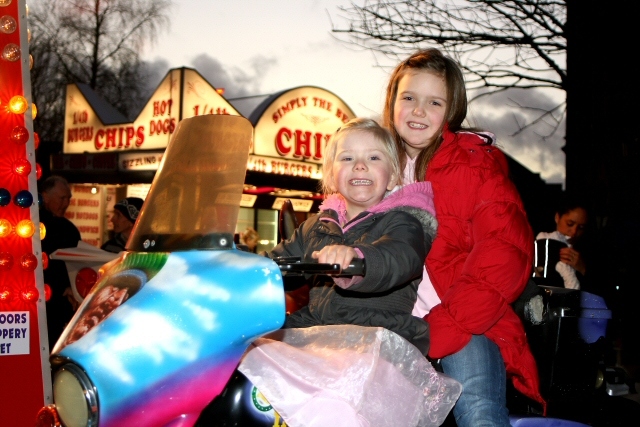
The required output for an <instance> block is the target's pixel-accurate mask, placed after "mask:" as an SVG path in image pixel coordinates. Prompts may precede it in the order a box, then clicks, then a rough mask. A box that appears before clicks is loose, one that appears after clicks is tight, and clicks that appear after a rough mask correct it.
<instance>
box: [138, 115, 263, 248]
mask: <svg viewBox="0 0 640 427" xmlns="http://www.w3.org/2000/svg"><path fill="white" fill-rule="evenodd" d="M252 138H253V127H252V126H251V123H250V122H249V121H248V120H247V119H245V118H244V117H240V116H226V115H206V116H197V117H192V118H188V119H184V120H182V121H181V122H180V124H179V125H178V128H177V130H176V132H175V134H174V136H173V138H172V139H171V141H170V143H169V145H168V146H167V149H166V150H165V153H164V156H163V158H162V162H161V163H160V166H159V168H158V171H157V173H156V176H155V178H154V180H153V183H152V184H151V189H150V190H149V194H148V195H147V198H146V200H145V202H144V205H143V207H142V210H141V211H140V214H139V216H138V219H137V221H136V224H135V226H134V228H133V231H132V233H131V236H130V238H129V241H128V242H127V250H129V251H140V252H171V251H175V250H190V249H230V248H232V247H233V234H234V232H235V226H236V221H237V218H238V212H239V209H240V200H241V197H242V189H243V184H244V179H245V173H246V168H247V160H248V157H249V149H250V146H251V143H252Z"/></svg>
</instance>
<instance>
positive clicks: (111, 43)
mask: <svg viewBox="0 0 640 427" xmlns="http://www.w3.org/2000/svg"><path fill="white" fill-rule="evenodd" d="M171 5H172V3H171V0H39V1H34V2H33V4H30V11H29V26H30V30H31V33H32V34H33V39H32V40H31V42H30V45H29V48H30V52H31V54H32V56H33V58H34V67H33V68H32V70H31V82H32V95H33V99H34V102H35V103H36V105H39V107H40V108H41V109H42V108H43V107H44V108H46V110H47V113H45V114H42V115H41V116H39V117H38V118H37V119H36V120H35V121H34V128H35V129H36V130H37V131H39V133H41V138H44V139H49V140H61V139H62V128H63V117H64V116H63V114H64V94H65V91H66V85H67V84H68V83H86V84H88V85H89V86H90V87H91V88H92V89H94V90H95V91H96V92H97V93H99V94H100V95H102V97H103V98H105V100H107V101H108V102H109V103H111V104H112V105H113V106H114V107H116V108H117V109H118V110H120V112H122V113H123V114H124V115H125V116H129V117H131V115H132V114H133V113H136V112H137V111H135V110H134V109H135V108H137V106H138V105H139V104H140V101H139V99H138V98H140V97H141V96H142V93H143V91H144V88H145V87H146V85H144V84H143V82H144V80H145V73H144V66H143V65H144V64H143V63H142V62H141V60H140V52H141V51H142V50H143V49H144V47H145V46H146V45H147V44H148V43H153V42H154V41H155V40H156V37H157V35H158V34H159V32H160V31H161V29H163V28H164V27H165V26H167V25H168V24H169V18H168V12H169V9H170V7H171Z"/></svg>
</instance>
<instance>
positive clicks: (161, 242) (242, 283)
mask: <svg viewBox="0 0 640 427" xmlns="http://www.w3.org/2000/svg"><path fill="white" fill-rule="evenodd" d="M252 136H253V129H252V126H251V124H250V123H249V122H248V121H247V120H246V119H244V118H242V117H238V116H214V115H210V116H199V117H194V118H190V119H185V120H183V121H182V122H181V123H180V125H179V127H178V129H177V131H176V134H175V135H174V138H173V139H172V141H171V143H170V144H169V146H168V147H167V150H166V152H165V155H164V158H163V160H162V163H161V165H160V167H159V169H158V172H157V174H156V177H155V179H154V181H153V184H152V186H151V189H150V192H149V194H148V196H147V199H146V201H145V204H144V207H143V209H142V211H141V213H140V215H139V218H138V220H137V222H136V225H135V227H134V230H133V232H132V235H131V238H130V239H129V242H128V245H127V251H126V252H125V253H123V254H122V255H120V256H119V257H118V258H117V259H115V260H113V261H111V262H109V263H107V264H105V265H104V266H103V267H102V268H101V270H100V271H101V273H100V277H99V280H98V282H97V283H96V285H95V286H94V287H93V288H92V289H91V291H90V293H89V294H88V295H87V297H86V298H85V299H84V300H83V302H82V304H81V306H80V308H79V309H78V311H77V312H76V314H75V316H74V318H73V319H72V320H71V322H70V323H69V325H68V326H67V328H66V329H65V331H64V333H63V334H62V336H61V337H60V339H59V340H58V342H57V343H56V344H55V346H54V347H53V350H52V352H51V356H50V361H51V366H52V372H53V398H54V403H53V404H51V405H47V406H46V407H44V408H42V410H41V411H40V412H39V413H38V415H37V419H36V426H37V427H59V426H64V427H116V426H117V427H123V426H140V427H143V426H150V427H192V426H194V425H196V423H197V425H198V426H203V427H204V426H232V425H234V426H238V425H258V426H282V425H285V424H284V422H283V420H282V419H281V418H280V417H279V415H278V414H277V413H276V412H275V411H274V410H273V408H271V406H270V405H269V404H268V402H266V401H264V400H263V399H262V398H261V395H260V393H259V392H258V391H257V390H256V389H255V387H252V385H251V384H250V383H249V384H247V382H246V381H244V382H242V381H240V383H242V384H240V383H238V378H239V377H238V372H237V371H236V368H237V366H238V363H239V361H240V359H241V357H242V355H243V354H244V352H245V351H246V350H247V348H248V347H249V345H250V344H251V343H252V342H253V341H254V340H255V339H257V338H259V337H261V336H264V335H265V334H268V333H270V332H273V331H276V330H278V329H280V328H281V326H282V325H283V323H284V319H285V310H286V308H285V289H284V285H283V272H282V271H283V270H284V271H288V269H294V270H295V269H302V271H305V272H311V270H306V269H317V268H328V269H329V270H327V271H321V272H322V273H331V272H332V271H333V272H335V269H336V266H326V265H325V266H321V267H318V266H304V265H303V266H300V265H299V264H298V263H296V262H290V261H289V262H282V263H281V265H278V264H277V263H276V262H275V261H273V260H271V259H269V258H266V257H262V256H259V255H256V254H252V253H248V252H245V251H242V250H240V249H238V247H237V246H236V245H235V243H234V231H235V225H236V221H237V216H238V212H239V207H240V200H241V196H242V190H243V183H244V177H245V170H246V164H247V159H248V153H249V148H250V144H251V141H252ZM296 264H298V265H296ZM316 272H317V271H316ZM239 384H240V385H239ZM230 396H231V397H232V399H231V400H230V402H232V403H230V404H228V405H225V404H224V403H223V404H222V405H221V404H220V403H219V402H224V399H218V397H222V398H224V397H227V398H228V397H230ZM243 396H244V397H243ZM227 401H229V400H227ZM221 411H222V412H221ZM247 414H249V415H247ZM247 416H248V417H249V418H246V417H247ZM511 422H512V425H514V426H520V427H524V426H532V427H533V426H535V427H543V426H544V427H551V426H556V427H570V426H579V425H582V424H579V423H575V422H572V421H564V420H560V419H552V418H542V417H535V416H530V415H526V416H516V415H514V416H512V418H511ZM293 427H296V426H293Z"/></svg>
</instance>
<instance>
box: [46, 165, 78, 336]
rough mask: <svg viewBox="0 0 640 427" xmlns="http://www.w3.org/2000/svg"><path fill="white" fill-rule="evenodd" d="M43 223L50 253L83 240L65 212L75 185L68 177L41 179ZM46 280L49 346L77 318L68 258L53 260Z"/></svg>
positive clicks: (47, 269) (76, 305) (54, 176)
mask: <svg viewBox="0 0 640 427" xmlns="http://www.w3.org/2000/svg"><path fill="white" fill-rule="evenodd" d="M40 194H41V196H42V205H41V206H40V210H39V216H40V222H41V223H42V224H44V226H45V229H46V235H45V237H44V239H42V241H41V245H42V252H44V253H45V254H47V256H50V255H51V254H52V253H53V252H55V251H56V250H58V249H63V248H72V247H73V248H74V247H76V246H78V242H79V241H80V240H81V236H80V231H79V230H78V228H77V227H76V226H75V225H74V224H73V223H72V222H71V221H69V220H68V219H67V218H65V216H64V215H65V213H66V211H67V208H68V207H69V203H70V201H71V187H70V186H69V183H68V182H67V180H66V179H65V178H63V177H61V176H58V175H51V176H49V177H48V178H47V179H45V180H44V181H42V182H41V186H40ZM43 275H44V283H45V284H47V285H49V288H50V289H51V296H50V298H49V300H48V301H47V302H46V309H47V330H48V337H49V347H50V348H53V345H54V344H55V343H56V341H57V340H58V338H59V337H60V334H62V331H63V330H64V328H65V326H66V325H67V323H68V322H69V320H71V318H72V317H73V314H74V312H75V310H76V308H77V307H78V304H77V302H76V300H75V298H74V297H73V292H72V291H71V283H70V282H69V274H68V272H67V267H66V264H65V262H64V261H61V260H49V265H48V267H47V268H46V269H44V271H43Z"/></svg>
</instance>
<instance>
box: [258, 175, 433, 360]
mask: <svg viewBox="0 0 640 427" xmlns="http://www.w3.org/2000/svg"><path fill="white" fill-rule="evenodd" d="M320 210H321V212H320V213H319V214H317V215H315V216H313V217H311V218H309V219H307V220H306V221H305V222H304V223H302V224H301V225H300V227H298V229H296V231H295V232H294V235H293V236H292V237H291V238H290V239H289V240H287V241H283V242H281V243H280V244H279V245H277V246H276V247H275V248H274V249H273V250H272V251H271V252H269V254H268V255H269V257H271V258H274V257H279V256H295V257H302V258H303V260H304V261H306V262H312V261H313V259H312V258H311V253H312V252H313V251H315V250H319V249H321V248H323V247H324V246H327V245H336V244H340V245H348V246H351V247H353V248H355V249H356V250H359V251H360V252H361V253H362V254H363V256H364V259H365V264H366V273H365V276H364V277H363V278H362V280H361V281H359V282H357V283H354V284H353V285H351V286H350V287H349V288H348V289H342V288H340V287H339V286H337V285H335V283H334V282H333V279H332V278H331V277H327V276H321V275H318V276H315V277H314V278H313V279H312V282H311V290H310V293H309V304H308V305H307V306H306V307H303V308H301V309H300V310H298V311H295V312H294V313H291V314H290V315H289V316H288V317H287V320H286V322H285V326H284V327H285V328H303V327H310V326H317V325H340V324H354V325H360V326H375V327H377V326H381V327H384V328H387V329H389V330H391V331H393V332H395V333H397V334H398V335H400V336H402V337H404V338H405V339H407V340H408V341H409V342H411V343H413V344H414V345H415V346H416V347H417V348H418V349H420V351H422V352H423V353H424V354H426V353H427V351H428V349H429V329H428V324H427V323H426V322H425V321H424V320H423V319H422V318H418V317H415V316H413V315H412V314H411V311H412V310H413V306H414V304H415V302H416V298H417V290H418V285H419V283H420V281H421V280H422V271H423V266H424V260H425V258H426V255H427V253H428V252H429V249H430V248H431V243H432V241H433V239H434V237H435V234H436V229H437V221H436V219H435V209H434V206H433V192H432V190H431V184H430V183H429V182H418V183H414V184H410V185H407V186H405V187H402V188H400V189H398V190H396V191H394V192H392V193H391V194H389V195H388V196H387V197H385V198H384V199H383V200H382V201H381V202H380V203H378V204H377V205H375V206H373V207H372V208H370V209H369V210H368V211H366V212H363V213H361V214H360V215H358V216H357V217H356V218H354V219H353V220H351V221H349V222H348V223H346V224H345V225H344V226H343V227H341V226H340V223H341V221H340V219H343V218H344V212H345V209H344V200H343V199H342V196H340V195H331V196H329V197H328V198H327V199H326V200H325V201H324V203H323V204H322V206H321V207H320Z"/></svg>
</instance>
